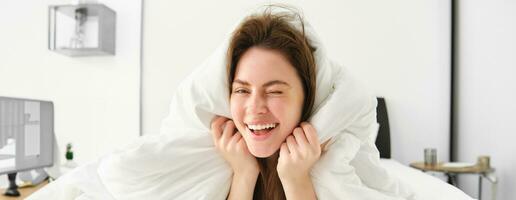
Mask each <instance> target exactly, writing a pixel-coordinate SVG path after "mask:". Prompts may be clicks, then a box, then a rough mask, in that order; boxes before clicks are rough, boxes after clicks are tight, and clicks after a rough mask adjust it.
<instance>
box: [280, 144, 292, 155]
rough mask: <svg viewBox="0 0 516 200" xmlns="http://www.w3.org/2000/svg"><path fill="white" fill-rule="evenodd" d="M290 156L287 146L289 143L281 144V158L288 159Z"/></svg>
mask: <svg viewBox="0 0 516 200" xmlns="http://www.w3.org/2000/svg"><path fill="white" fill-rule="evenodd" d="M289 154H290V152H289V151H288V146H287V143H282V144H281V147H280V158H281V157H283V158H285V157H287V156H288V155H289Z"/></svg>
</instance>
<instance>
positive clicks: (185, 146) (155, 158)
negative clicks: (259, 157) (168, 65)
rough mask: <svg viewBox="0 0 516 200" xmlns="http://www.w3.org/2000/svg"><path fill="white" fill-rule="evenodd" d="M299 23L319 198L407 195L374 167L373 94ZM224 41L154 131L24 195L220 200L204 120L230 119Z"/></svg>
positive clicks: (223, 171)
mask: <svg viewBox="0 0 516 200" xmlns="http://www.w3.org/2000/svg"><path fill="white" fill-rule="evenodd" d="M305 25H306V27H305V28H306V34H307V37H308V38H309V39H310V41H311V42H312V44H313V45H314V46H315V47H316V48H317V51H316V52H315V58H316V62H317V91H316V100H315V104H314V108H315V114H314V115H313V116H312V117H311V119H310V123H312V124H313V125H314V126H315V128H316V130H317V132H318V135H319V139H320V141H321V142H324V141H327V140H330V142H329V144H328V145H327V148H326V149H324V150H323V154H322V156H321V158H320V161H319V162H318V163H316V165H315V166H314V168H313V170H312V174H311V175H312V180H313V183H314V188H315V190H316V194H317V197H318V198H319V199H413V198H414V196H413V195H412V193H411V192H410V189H408V188H407V187H406V186H403V185H401V184H400V183H399V181H397V179H395V178H393V177H390V176H389V174H388V173H387V172H386V171H385V169H383V168H382V167H381V166H380V162H379V153H378V150H377V149H376V147H375V145H374V144H373V142H371V141H373V140H371V137H373V136H374V135H375V134H374V132H375V131H376V98H375V97H374V96H373V95H371V94H369V93H367V92H366V90H365V89H364V87H362V86H361V85H360V84H359V83H358V81H356V80H355V79H354V78H353V77H352V76H351V75H350V73H349V71H347V70H346V69H345V68H344V67H342V66H340V65H338V64H336V63H334V62H332V61H331V60H330V59H328V58H327V57H326V54H325V52H324V48H323V46H322V44H321V43H320V40H319V39H318V37H317V35H316V34H315V33H314V32H313V30H312V29H311V27H310V26H308V25H307V24H305ZM229 38H230V35H229V34H228V36H227V39H226V40H225V41H224V42H223V43H222V45H221V46H220V47H219V48H218V49H217V50H216V51H215V52H214V53H213V54H212V55H211V56H210V57H209V58H208V59H207V60H206V61H205V62H204V63H203V64H202V65H201V66H200V67H198V68H197V69H196V70H195V71H194V72H193V73H192V74H191V75H190V76H189V77H187V78H186V80H184V81H183V82H182V84H181V85H180V86H179V88H178V89H177V92H176V93H175V95H174V97H173V100H172V102H171V104H170V113H169V116H168V117H167V118H166V119H165V120H164V121H163V124H162V128H161V134H160V135H151V136H145V137H142V138H140V139H138V140H137V141H135V142H134V143H132V144H130V145H128V146H125V147H123V148H121V149H120V150H117V151H115V152H112V153H110V154H108V155H106V156H104V157H102V158H100V159H99V160H98V161H96V162H93V163H91V164H88V165H86V166H83V167H81V168H79V169H77V170H75V171H74V172H72V173H70V174H68V175H65V176H64V177H62V178H59V179H58V180H57V181H55V182H53V183H51V184H50V185H48V186H47V187H45V188H43V189H42V190H40V191H39V192H37V193H35V194H34V195H32V196H31V197H30V198H29V199H109V198H111V199H210V200H211V199H225V198H226V196H227V194H228V192H229V188H230V184H231V178H232V171H231V168H230V167H229V166H228V164H227V163H226V162H225V161H224V160H223V158H222V157H221V156H220V155H219V154H218V153H217V152H216V150H215V148H214V145H213V142H212V139H211V136H210V122H211V120H212V119H213V117H214V116H215V115H221V116H226V117H228V118H230V117H231V116H230V110H229V99H228V94H229V92H228V90H227V88H228V87H227V83H226V80H227V78H226V77H227V76H226V71H225V60H224V59H225V53H226V50H227V46H228V43H229ZM83 174H88V177H89V178H86V177H85V176H84V175H83ZM81 179H89V180H81ZM93 182H95V183H93ZM99 188H101V189H99Z"/></svg>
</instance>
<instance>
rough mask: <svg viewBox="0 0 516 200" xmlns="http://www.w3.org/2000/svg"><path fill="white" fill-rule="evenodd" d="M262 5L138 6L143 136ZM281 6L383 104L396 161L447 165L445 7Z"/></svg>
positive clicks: (399, 3)
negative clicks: (294, 11)
mask: <svg viewBox="0 0 516 200" xmlns="http://www.w3.org/2000/svg"><path fill="white" fill-rule="evenodd" d="M261 2H267V1H236V0H233V1H231V0H224V1H166V0H152V1H145V5H144V32H143V34H144V42H143V44H144V46H143V49H144V50H143V66H144V67H143V80H142V82H143V133H144V134H156V133H158V132H159V127H160V122H161V119H163V118H164V117H165V116H166V115H167V114H168V103H169V102H170V99H171V96H172V94H173V92H174V91H175V88H176V87H177V85H178V84H179V82H180V81H181V80H183V79H184V78H185V77H186V75H187V74H189V73H190V72H191V71H192V70H193V68H195V67H196V66H197V65H199V64H200V63H201V62H202V61H203V60H204V59H205V58H207V57H208V55H210V53H211V52H213V50H214V49H215V48H216V47H217V45H219V44H220V43H221V42H222V40H223V38H224V37H225V35H226V34H227V33H229V32H230V31H232V30H231V29H232V27H234V26H235V25H236V24H237V22H238V21H239V20H241V19H242V18H243V16H244V15H245V14H248V12H249V10H250V9H251V8H253V7H254V6H255V5H256V4H259V3H261ZM288 2H291V3H293V4H294V5H296V6H297V7H299V8H300V9H302V10H303V12H304V14H305V17H306V19H307V20H308V21H309V22H310V23H311V24H312V25H313V26H314V28H315V30H316V31H317V32H318V33H319V35H320V36H321V38H322V40H323V42H324V43H325V45H326V47H327V50H328V52H329V54H330V56H331V57H332V58H333V59H335V60H337V61H338V62H340V63H342V64H344V65H346V66H348V67H349V68H350V69H351V70H352V71H353V72H354V73H355V74H356V75H357V76H359V77H360V78H361V79H363V80H364V81H365V82H366V83H367V84H368V85H369V87H370V88H371V90H373V91H374V92H375V93H376V94H377V95H379V96H384V97H385V98H386V99H387V104H388V109H389V117H390V123H391V124H390V125H391V135H392V153H393V157H394V158H395V159H397V160H399V161H401V162H402V163H404V164H408V163H409V162H411V161H416V160H422V159H423V149H424V148H425V147H434V148H437V150H438V157H439V159H440V160H445V161H446V160H448V155H449V110H450V107H449V101H450V96H449V93H450V3H449V1H444V0H439V1H411V0H395V1H351V0H348V1H325V2H324V3H323V2H321V1H288ZM328 120H331V119H328Z"/></svg>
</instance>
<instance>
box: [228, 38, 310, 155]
mask: <svg viewBox="0 0 516 200" xmlns="http://www.w3.org/2000/svg"><path fill="white" fill-rule="evenodd" d="M303 100H304V95H303V87H302V85H301V80H300V78H299V77H298V75H297V73H296V70H295V69H294V67H293V66H292V65H291V64H290V62H288V60H287V58H286V57H284V56H283V55H282V54H281V53H280V52H279V51H275V50H269V49H265V48H260V47H252V48H250V49H248V50H247V51H246V52H245V53H244V54H243V55H242V57H241V58H240V60H239V62H238V63H237V68H236V72H235V77H234V81H233V83H232V91H231V115H232V117H233V121H234V122H235V125H236V127H237V129H238V131H239V132H240V133H241V134H242V136H243V138H244V139H245V142H246V143H247V147H248V148H249V151H250V152H251V154H253V155H254V156H256V157H261V158H264V157H269V156H271V155H272V154H273V153H274V152H276V151H277V150H278V149H279V148H280V146H281V144H282V143H283V142H284V141H285V138H286V137H287V136H288V135H290V134H291V133H292V130H293V129H294V128H295V127H297V126H298V124H299V122H300V118H301V112H302V107H303Z"/></svg>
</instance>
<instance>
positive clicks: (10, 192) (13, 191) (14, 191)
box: [4, 173, 20, 197]
mask: <svg viewBox="0 0 516 200" xmlns="http://www.w3.org/2000/svg"><path fill="white" fill-rule="evenodd" d="M7 178H8V179H9V187H8V188H7V189H6V190H5V193H4V195H5V196H11V197H18V196H20V192H18V186H17V185H16V173H10V174H7Z"/></svg>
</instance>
